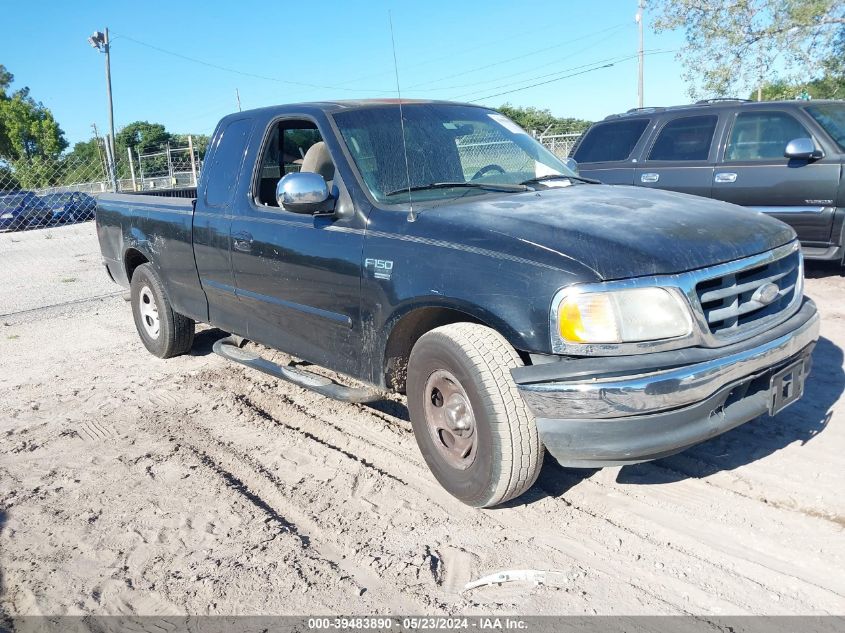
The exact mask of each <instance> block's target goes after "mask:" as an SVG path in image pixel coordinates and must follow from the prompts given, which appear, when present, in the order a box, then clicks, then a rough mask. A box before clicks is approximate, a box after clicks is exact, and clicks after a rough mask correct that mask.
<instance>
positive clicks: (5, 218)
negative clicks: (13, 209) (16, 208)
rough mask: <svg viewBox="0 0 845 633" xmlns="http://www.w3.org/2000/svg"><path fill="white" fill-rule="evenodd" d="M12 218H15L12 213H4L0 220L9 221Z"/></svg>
mask: <svg viewBox="0 0 845 633" xmlns="http://www.w3.org/2000/svg"><path fill="white" fill-rule="evenodd" d="M14 217H15V214H14V213H4V214H3V215H0V220H11V219H13V218H14Z"/></svg>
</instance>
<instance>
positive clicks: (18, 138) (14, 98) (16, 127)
mask: <svg viewBox="0 0 845 633" xmlns="http://www.w3.org/2000/svg"><path fill="white" fill-rule="evenodd" d="M13 81H14V75H12V73H10V72H9V71H8V70H7V69H6V67H5V66H3V65H0V158H2V159H5V160H7V161H14V160H18V159H21V158H27V159H35V158H37V159H41V160H54V159H57V158H58V156H59V154H61V153H62V151H63V150H64V149H65V148H66V147H67V141H66V140H65V137H64V132H62V129H61V128H60V127H59V124H58V123H57V122H56V120H55V119H54V118H53V113H52V112H50V110H49V109H48V108H46V107H45V106H44V105H43V104H42V103H40V102H37V101H35V99H33V98H32V97H31V96H30V94H29V88H26V87H24V88H21V89H19V90H15V91H14V92H10V91H11V84H12V82H13Z"/></svg>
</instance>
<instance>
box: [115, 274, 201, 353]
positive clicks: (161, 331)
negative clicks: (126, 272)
mask: <svg viewBox="0 0 845 633" xmlns="http://www.w3.org/2000/svg"><path fill="white" fill-rule="evenodd" d="M130 290H131V293H130V294H131V302H132V316H133V317H134V318H135V327H136V329H137V330H138V335H139V336H140V337H141V342H142V343H143V344H144V347H146V348H147V349H148V350H149V351H150V353H152V354H154V355H156V356H158V357H159V358H170V357H171V356H178V355H179V354H184V353H186V352H188V351H189V350H190V349H191V345H193V342H194V330H195V324H194V321H193V319H189V318H188V317H186V316H185V315H183V314H179V313H178V312H175V311H174V310H173V308H172V307H171V306H170V301H169V300H168V299H167V294H166V293H165V291H164V286H163V284H162V283H161V278H160V277H159V275H158V273H157V272H156V270H155V268H153V267H152V265H151V264H141V265H140V266H138V267H137V268H136V269H135V272H134V273H133V274H132V282H131V284H130Z"/></svg>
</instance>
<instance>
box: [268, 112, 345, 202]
mask: <svg viewBox="0 0 845 633" xmlns="http://www.w3.org/2000/svg"><path fill="white" fill-rule="evenodd" d="M299 171H311V172H315V173H319V174H321V175H322V176H323V178H325V179H326V181H327V182H330V181H331V180H332V179H333V177H334V164H333V163H332V162H331V158H330V157H329V154H328V150H327V149H326V146H325V143H324V142H323V137H322V136H321V135H320V131H319V130H318V129H317V126H316V125H315V124H314V123H313V122H311V121H299V120H297V121H280V122H279V123H277V124H275V125H273V128H272V130H271V131H270V135H269V136H268V138H267V141H266V142H265V144H264V151H263V153H262V155H261V163H260V164H259V172H258V178H257V179H256V185H255V192H254V196H255V200H256V201H257V202H258V204H261V205H264V206H268V207H278V206H279V203H278V202H277V201H276V185H278V183H279V180H281V178H282V177H283V176H286V175H287V174H291V173H296V172H299Z"/></svg>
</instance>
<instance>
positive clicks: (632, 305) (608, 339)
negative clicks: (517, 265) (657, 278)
mask: <svg viewBox="0 0 845 633" xmlns="http://www.w3.org/2000/svg"><path fill="white" fill-rule="evenodd" d="M557 331H558V334H559V335H560V338H561V339H562V340H563V341H564V342H565V343H575V344H590V343H634V342H637V341H654V340H658V339H670V338H676V337H679V336H686V335H687V334H689V333H690V332H691V331H692V319H691V317H690V311H689V309H688V308H687V307H686V305H685V304H684V303H682V300H681V299H680V298H679V297H678V295H677V294H675V293H673V292H670V291H668V290H666V289H664V288H630V289H623V290H612V291H606V292H580V291H578V290H577V289H576V290H574V291H572V292H569V293H565V294H564V296H563V298H562V299H561V301H560V303H559V304H558V307H557Z"/></svg>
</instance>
